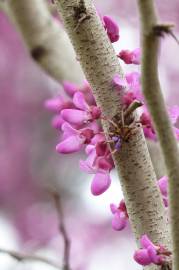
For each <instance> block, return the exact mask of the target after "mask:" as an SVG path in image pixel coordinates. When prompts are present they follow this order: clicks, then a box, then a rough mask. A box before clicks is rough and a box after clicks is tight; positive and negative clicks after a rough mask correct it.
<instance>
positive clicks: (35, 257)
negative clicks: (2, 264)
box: [0, 248, 62, 269]
mask: <svg viewBox="0 0 179 270" xmlns="http://www.w3.org/2000/svg"><path fill="white" fill-rule="evenodd" d="M0 253H5V254H8V255H9V256H11V257H12V258H14V259H15V260H17V261H39V262H42V263H46V264H48V265H50V266H52V267H54V268H57V269H62V268H61V267H60V266H59V265H58V264H56V263H54V262H53V261H51V260H49V259H46V258H44V257H41V256H38V255H31V254H22V253H20V252H17V251H12V250H7V249H3V248H0Z"/></svg>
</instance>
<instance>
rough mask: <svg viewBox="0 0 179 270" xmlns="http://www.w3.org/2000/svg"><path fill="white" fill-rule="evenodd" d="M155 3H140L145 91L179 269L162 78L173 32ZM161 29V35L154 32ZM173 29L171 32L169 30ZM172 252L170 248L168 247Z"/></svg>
mask: <svg viewBox="0 0 179 270" xmlns="http://www.w3.org/2000/svg"><path fill="white" fill-rule="evenodd" d="M154 3H155V1H152V0H145V1H144V0H138V6H139V12H140V21H141V29H142V32H141V37H142V38H141V40H142V88H143V94H144V96H145V99H146V102H147V105H148V109H149V111H150V113H151V116H152V119H153V123H154V125H155V128H156V132H157V137H158V139H159V142H160V146H161V149H162V152H163V156H164V160H165V165H166V168H167V174H168V176H169V198H170V203H169V206H170V211H169V212H170V215H171V217H170V224H171V228H172V240H173V241H172V242H173V267H174V269H175V270H178V269H179V215H178V213H179V200H178V198H179V151H178V146H177V141H176V139H175V136H174V133H173V127H172V125H171V122H170V119H169V116H168V112H167V109H166V105H165V100H164V97H163V95H162V91H161V86H160V82H159V75H158V51H159V46H160V39H159V37H162V31H163V34H164V33H166V32H167V31H169V30H170V29H171V27H168V28H167V27H166V26H165V27H164V26H162V25H160V24H158V22H157V15H156V9H155V4H154ZM154 29H158V30H160V31H157V32H155V31H153V30H154ZM167 29H169V30H167ZM168 248H169V249H171V248H170V246H169V247H168Z"/></svg>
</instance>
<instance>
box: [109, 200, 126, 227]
mask: <svg viewBox="0 0 179 270" xmlns="http://www.w3.org/2000/svg"><path fill="white" fill-rule="evenodd" d="M110 208H111V212H112V214H113V215H114V216H113V218H112V228H113V229H114V230H116V231H121V230H123V229H124V228H125V227H126V225H127V221H128V214H127V209H126V205H125V202H124V200H121V202H120V204H119V206H118V207H117V206H116V205H115V204H113V203H112V204H110Z"/></svg>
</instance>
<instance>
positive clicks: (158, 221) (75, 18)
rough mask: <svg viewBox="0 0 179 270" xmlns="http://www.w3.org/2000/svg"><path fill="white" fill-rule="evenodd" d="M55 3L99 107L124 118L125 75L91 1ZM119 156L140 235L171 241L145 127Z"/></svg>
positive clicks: (134, 224) (125, 190)
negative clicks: (120, 79) (120, 88)
mask: <svg viewBox="0 0 179 270" xmlns="http://www.w3.org/2000/svg"><path fill="white" fill-rule="evenodd" d="M79 2H80V3H81V5H80V4H79ZM55 3H56V5H57V7H58V10H59V12H60V14H61V15H62V18H63V22H64V25H65V27H66V30H67V32H68V34H69V36H70V39H71V41H72V44H73V46H74V49H75V51H76V54H77V57H78V59H79V61H80V63H81V65H82V68H83V71H84V73H85V75H86V78H87V80H88V81H89V83H90V85H91V87H92V89H93V94H94V96H95V98H96V101H97V104H98V106H100V107H101V109H102V112H103V114H104V115H105V116H107V117H109V118H110V119H112V118H113V117H114V116H116V115H117V116H118V117H119V118H120V115H121V111H122V105H121V103H122V92H121V94H120V95H117V93H116V91H115V89H114V87H113V86H112V79H113V77H114V75H115V74H120V75H121V76H123V74H122V70H121V67H120V65H119V61H118V59H117V57H116V54H115V51H114V49H113V47H112V45H111V43H110V41H109V39H108V37H107V35H106V33H105V30H104V28H103V25H102V22H101V20H100V18H99V16H98V15H97V13H96V10H95V8H94V6H93V4H92V1H90V0H85V1H77V0H55ZM82 7H83V8H82ZM82 17H83V18H84V19H83V20H82V19H80V18H82ZM80 21H81V23H79V22H80ZM103 127H104V130H105V132H106V134H108V132H109V125H108V123H107V122H103ZM114 160H115V165H116V169H117V171H118V174H119V178H120V180H121V185H122V189H123V193H124V197H125V201H126V204H127V210H128V213H129V217H130V222H131V225H132V229H133V232H134V234H135V237H136V239H137V240H138V239H139V237H140V236H141V235H142V234H144V233H146V234H148V235H149V236H150V237H151V238H152V240H153V241H154V242H156V243H163V244H164V245H165V246H169V242H170V237H169V231H168V220H167V216H166V213H165V209H164V206H163V203H162V200H161V196H160V193H159V190H158V188H157V186H156V176H155V173H154V169H153V167H152V163H151V160H150V156H149V153H148V149H147V145H146V141H145V138H144V135H143V131H142V128H141V127H136V129H135V133H134V134H133V135H131V137H130V139H129V141H128V142H123V144H122V148H121V150H120V151H119V152H118V153H117V154H115V156H114Z"/></svg>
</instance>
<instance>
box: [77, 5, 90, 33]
mask: <svg viewBox="0 0 179 270" xmlns="http://www.w3.org/2000/svg"><path fill="white" fill-rule="evenodd" d="M90 17H91V16H90V14H88V12H87V9H86V6H85V2H84V0H80V1H79V4H78V6H76V7H74V18H75V19H76V21H77V25H76V27H75V29H74V30H75V31H77V30H78V28H79V27H80V25H81V24H82V23H83V22H84V21H85V20H88V19H90Z"/></svg>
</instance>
